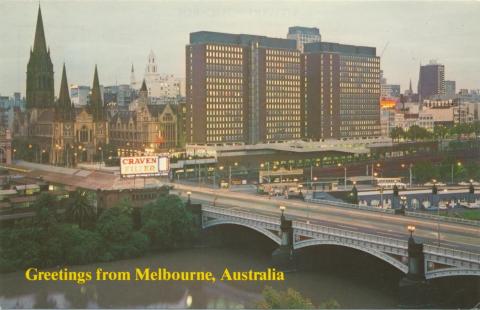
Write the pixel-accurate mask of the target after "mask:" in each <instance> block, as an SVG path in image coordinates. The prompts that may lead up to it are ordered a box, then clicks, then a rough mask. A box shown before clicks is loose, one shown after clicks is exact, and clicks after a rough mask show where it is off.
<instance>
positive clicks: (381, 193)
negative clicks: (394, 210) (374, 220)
mask: <svg viewBox="0 0 480 310" xmlns="http://www.w3.org/2000/svg"><path fill="white" fill-rule="evenodd" d="M380 207H382V208H383V186H381V187H380Z"/></svg>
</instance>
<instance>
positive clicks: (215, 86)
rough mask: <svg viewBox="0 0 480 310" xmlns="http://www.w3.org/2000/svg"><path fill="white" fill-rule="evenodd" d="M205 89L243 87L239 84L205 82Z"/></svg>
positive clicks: (237, 88)
mask: <svg viewBox="0 0 480 310" xmlns="http://www.w3.org/2000/svg"><path fill="white" fill-rule="evenodd" d="M206 89H212V90H240V91H241V90H242V89H243V87H242V85H240V84H210V83H207V85H206Z"/></svg>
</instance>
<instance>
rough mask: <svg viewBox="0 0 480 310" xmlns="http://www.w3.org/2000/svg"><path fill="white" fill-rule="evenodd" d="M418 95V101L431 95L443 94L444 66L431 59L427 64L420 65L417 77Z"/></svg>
mask: <svg viewBox="0 0 480 310" xmlns="http://www.w3.org/2000/svg"><path fill="white" fill-rule="evenodd" d="M418 95H419V98H420V101H422V100H424V99H429V98H430V97H432V96H435V95H437V96H444V95H445V66H444V65H442V64H437V63H436V62H435V61H431V62H430V63H429V64H428V65H424V66H420V76H419V79H418Z"/></svg>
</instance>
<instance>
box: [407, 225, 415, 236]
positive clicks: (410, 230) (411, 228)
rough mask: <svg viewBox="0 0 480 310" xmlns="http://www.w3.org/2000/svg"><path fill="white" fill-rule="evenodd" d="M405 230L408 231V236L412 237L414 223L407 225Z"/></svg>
mask: <svg viewBox="0 0 480 310" xmlns="http://www.w3.org/2000/svg"><path fill="white" fill-rule="evenodd" d="M407 230H408V231H409V232H410V238H413V233H414V232H415V226H414V225H408V226H407Z"/></svg>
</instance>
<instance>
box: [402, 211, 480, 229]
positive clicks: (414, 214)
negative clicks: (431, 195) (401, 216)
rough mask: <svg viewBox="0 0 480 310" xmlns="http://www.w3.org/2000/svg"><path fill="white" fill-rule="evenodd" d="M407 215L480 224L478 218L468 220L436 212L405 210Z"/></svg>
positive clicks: (473, 224) (474, 224)
mask: <svg viewBox="0 0 480 310" xmlns="http://www.w3.org/2000/svg"><path fill="white" fill-rule="evenodd" d="M405 215H406V216H411V217H418V218H424V219H430V220H435V221H442V222H450V223H457V224H466V225H471V226H480V221H476V220H467V219H462V218H458V217H449V216H441V215H436V214H429V213H423V212H414V211H405Z"/></svg>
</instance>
